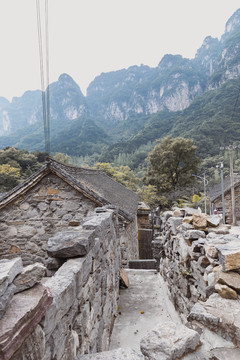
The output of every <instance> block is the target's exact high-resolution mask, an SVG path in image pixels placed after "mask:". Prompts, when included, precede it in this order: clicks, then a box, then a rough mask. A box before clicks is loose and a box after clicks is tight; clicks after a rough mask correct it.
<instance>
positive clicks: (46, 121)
mask: <svg viewBox="0 0 240 360" xmlns="http://www.w3.org/2000/svg"><path fill="white" fill-rule="evenodd" d="M36 11H37V31H38V48H39V60H40V78H41V90H42V114H43V126H44V141H45V151H46V152H47V153H48V154H49V153H50V94H49V36H48V0H45V50H46V91H45V75H44V62H43V39H42V21H41V9H40V2H39V0H36Z"/></svg>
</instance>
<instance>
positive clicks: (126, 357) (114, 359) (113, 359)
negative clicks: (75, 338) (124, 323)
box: [76, 348, 144, 360]
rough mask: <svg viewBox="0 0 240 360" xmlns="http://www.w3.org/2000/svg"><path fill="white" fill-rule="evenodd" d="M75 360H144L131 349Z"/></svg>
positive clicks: (91, 355)
mask: <svg viewBox="0 0 240 360" xmlns="http://www.w3.org/2000/svg"><path fill="white" fill-rule="evenodd" d="M76 360H144V356H143V355H142V354H140V353H139V352H137V351H136V350H133V349H131V348H119V349H116V350H111V351H103V352H100V353H96V354H89V355H78V356H77V358H76Z"/></svg>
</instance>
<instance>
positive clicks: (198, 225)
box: [193, 213, 207, 229]
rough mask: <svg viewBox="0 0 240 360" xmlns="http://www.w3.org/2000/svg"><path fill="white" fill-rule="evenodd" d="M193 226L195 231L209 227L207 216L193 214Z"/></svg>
mask: <svg viewBox="0 0 240 360" xmlns="http://www.w3.org/2000/svg"><path fill="white" fill-rule="evenodd" d="M193 226H194V228H195V229H204V228H206V227H207V219H206V215H205V214H201V213H195V214H193Z"/></svg>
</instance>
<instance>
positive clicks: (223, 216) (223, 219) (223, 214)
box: [220, 162, 225, 224]
mask: <svg viewBox="0 0 240 360" xmlns="http://www.w3.org/2000/svg"><path fill="white" fill-rule="evenodd" d="M220 169H221V185H222V212H223V213H222V221H223V224H225V206H224V184H223V162H221V165H220Z"/></svg>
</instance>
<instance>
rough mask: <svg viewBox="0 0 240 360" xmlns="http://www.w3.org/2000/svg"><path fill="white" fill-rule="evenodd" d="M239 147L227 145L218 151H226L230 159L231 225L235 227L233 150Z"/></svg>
mask: <svg viewBox="0 0 240 360" xmlns="http://www.w3.org/2000/svg"><path fill="white" fill-rule="evenodd" d="M237 147H239V146H235V145H229V146H226V147H220V150H224V149H226V150H228V151H229V159H230V181H231V200H232V225H234V226H235V225H237V220H236V205H235V189H234V174H233V150H234V149H236V148H237Z"/></svg>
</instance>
